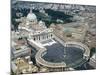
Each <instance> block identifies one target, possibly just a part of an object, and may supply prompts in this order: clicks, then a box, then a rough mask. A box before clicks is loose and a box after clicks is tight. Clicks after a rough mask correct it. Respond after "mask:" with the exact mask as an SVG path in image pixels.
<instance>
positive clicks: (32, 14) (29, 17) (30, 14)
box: [27, 10, 37, 21]
mask: <svg viewBox="0 0 100 75" xmlns="http://www.w3.org/2000/svg"><path fill="white" fill-rule="evenodd" d="M27 19H28V20H29V21H36V20H37V17H36V15H35V14H34V13H32V10H30V13H29V14H28V15H27Z"/></svg>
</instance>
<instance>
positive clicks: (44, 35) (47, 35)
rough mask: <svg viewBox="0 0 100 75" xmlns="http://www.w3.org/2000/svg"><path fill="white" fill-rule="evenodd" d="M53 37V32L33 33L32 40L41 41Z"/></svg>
mask: <svg viewBox="0 0 100 75" xmlns="http://www.w3.org/2000/svg"><path fill="white" fill-rule="evenodd" d="M51 38H53V34H52V33H47V34H43V35H34V36H33V40H34V41H43V40H48V39H51Z"/></svg>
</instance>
